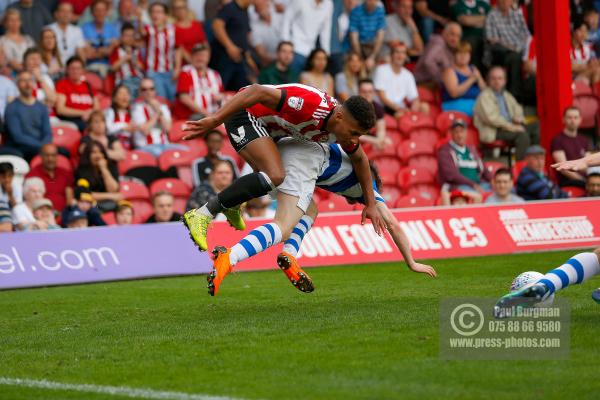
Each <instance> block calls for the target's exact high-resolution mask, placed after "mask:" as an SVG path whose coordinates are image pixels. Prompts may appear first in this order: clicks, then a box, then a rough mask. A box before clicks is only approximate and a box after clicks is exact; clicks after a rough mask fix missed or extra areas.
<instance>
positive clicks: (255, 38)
mask: <svg viewBox="0 0 600 400" xmlns="http://www.w3.org/2000/svg"><path fill="white" fill-rule="evenodd" d="M248 13H249V14H250V29H251V30H250V44H251V45H252V47H253V48H254V51H256V54H257V55H258V58H259V61H260V64H261V65H263V66H265V65H269V64H271V63H272V62H273V61H275V58H276V57H277V45H279V42H280V38H281V33H280V30H281V21H282V18H283V17H282V15H281V14H278V13H277V12H276V11H275V6H274V5H273V3H272V1H271V0H254V6H250V9H249V10H248Z"/></svg>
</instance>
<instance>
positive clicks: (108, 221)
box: [102, 211, 117, 225]
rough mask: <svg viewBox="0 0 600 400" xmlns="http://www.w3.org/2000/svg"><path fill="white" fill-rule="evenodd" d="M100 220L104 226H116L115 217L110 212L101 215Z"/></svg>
mask: <svg viewBox="0 0 600 400" xmlns="http://www.w3.org/2000/svg"><path fill="white" fill-rule="evenodd" d="M102 220H103V221H104V222H106V225H116V224H117V216H116V215H115V213H114V212H112V211H110V212H106V213H104V214H102Z"/></svg>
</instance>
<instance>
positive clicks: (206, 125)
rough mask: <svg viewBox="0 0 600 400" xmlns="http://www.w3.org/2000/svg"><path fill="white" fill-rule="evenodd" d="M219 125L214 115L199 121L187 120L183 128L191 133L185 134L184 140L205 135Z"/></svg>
mask: <svg viewBox="0 0 600 400" xmlns="http://www.w3.org/2000/svg"><path fill="white" fill-rule="evenodd" d="M219 125H220V124H219V121H217V120H216V119H215V118H213V117H205V118H202V119H200V120H198V121H186V123H185V127H184V128H183V130H184V131H185V132H191V133H189V134H187V135H185V136H184V137H183V140H192V139H195V138H197V137H200V136H204V135H206V134H207V133H208V132H209V131H211V130H213V129H215V128H216V127H217V126H219Z"/></svg>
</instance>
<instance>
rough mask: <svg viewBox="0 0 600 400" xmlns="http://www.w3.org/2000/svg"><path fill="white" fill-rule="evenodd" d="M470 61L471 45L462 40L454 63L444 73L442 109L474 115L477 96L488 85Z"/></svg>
mask: <svg viewBox="0 0 600 400" xmlns="http://www.w3.org/2000/svg"><path fill="white" fill-rule="evenodd" d="M470 62H471V45H470V44H469V43H468V42H461V44H460V45H459V46H458V47H457V49H456V53H455V54H454V64H453V65H452V66H451V67H450V68H447V69H445V70H444V73H443V75H442V83H443V86H442V110H444V111H460V112H462V113H465V114H467V115H468V116H470V117H471V116H473V107H475V101H476V99H477V96H479V94H480V93H481V90H483V89H485V87H486V85H485V81H484V79H483V78H482V77H481V73H480V72H479V70H478V69H477V67H476V66H474V65H471V64H470Z"/></svg>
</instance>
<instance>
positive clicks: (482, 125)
mask: <svg viewBox="0 0 600 400" xmlns="http://www.w3.org/2000/svg"><path fill="white" fill-rule="evenodd" d="M473 123H474V124H475V127H476V128H477V130H479V139H480V140H481V142H483V143H492V142H494V141H496V140H503V141H505V142H508V143H510V144H511V145H513V146H514V147H515V149H516V151H515V157H516V158H517V160H522V159H523V157H524V156H525V150H526V149H527V147H529V145H530V144H537V143H539V142H540V132H539V125H538V124H537V123H534V124H527V125H526V124H525V117H524V114H523V107H521V105H520V104H519V103H518V102H517V100H516V99H515V98H514V96H513V95H512V94H510V93H509V92H508V91H507V90H506V72H505V71H504V69H503V68H502V67H498V66H496V67H492V68H491V69H490V70H489V71H488V87H487V88H485V89H483V90H482V91H481V94H479V96H478V97H477V100H476V101H475V108H474V109H473Z"/></svg>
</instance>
